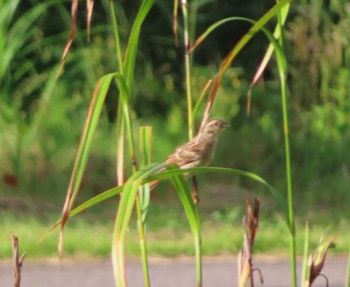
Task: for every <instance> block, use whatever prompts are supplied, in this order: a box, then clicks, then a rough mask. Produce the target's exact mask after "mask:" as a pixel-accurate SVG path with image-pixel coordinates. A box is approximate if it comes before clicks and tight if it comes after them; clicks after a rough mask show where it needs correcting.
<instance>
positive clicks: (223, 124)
mask: <svg viewBox="0 0 350 287" xmlns="http://www.w3.org/2000/svg"><path fill="white" fill-rule="evenodd" d="M230 126H231V125H230V124H229V123H227V122H223V123H222V125H221V127H222V128H229V127H230Z"/></svg>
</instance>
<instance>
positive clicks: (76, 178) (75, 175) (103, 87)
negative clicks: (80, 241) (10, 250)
mask: <svg viewBox="0 0 350 287" xmlns="http://www.w3.org/2000/svg"><path fill="white" fill-rule="evenodd" d="M114 76H115V74H108V75H106V76H104V77H102V78H101V79H100V80H99V81H98V83H97V85H96V88H95V91H94V94H93V97H92V99H91V102H90V106H89V110H88V113H87V116H86V119H85V124H84V128H83V132H82V136H81V139H80V143H79V147H78V152H77V155H76V157H75V162H74V167H73V171H72V174H71V178H70V181H69V186H68V190H67V195H66V199H65V203H64V206H63V210H62V231H63V228H64V225H65V223H66V221H67V219H68V218H69V212H70V210H71V209H72V206H73V204H74V201H75V198H76V196H77V194H78V192H79V187H80V184H81V180H82V177H83V173H84V170H85V168H86V164H87V161H88V157H89V153H90V147H91V143H92V139H93V135H94V133H95V130H96V128H97V123H98V121H99V117H100V114H101V111H102V107H103V103H104V100H105V98H106V94H107V91H108V88H109V85H110V83H111V81H112V79H113V78H114ZM61 238H62V234H61ZM62 239H63V238H62ZM59 246H60V250H62V247H63V246H62V242H60V243H59ZM61 253H62V252H61Z"/></svg>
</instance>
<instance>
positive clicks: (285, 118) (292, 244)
mask: <svg viewBox="0 0 350 287" xmlns="http://www.w3.org/2000/svg"><path fill="white" fill-rule="evenodd" d="M281 77H283V79H282V85H281V91H282V93H281V94H282V113H283V132H284V147H285V157H286V178H287V193H288V225H289V228H290V236H291V238H290V261H291V280H292V286H293V287H296V286H297V274H296V250H295V248H296V246H295V223H294V205H293V188H292V170H291V153H290V145H289V129H288V112H287V99H286V86H285V82H286V79H285V77H284V76H281Z"/></svg>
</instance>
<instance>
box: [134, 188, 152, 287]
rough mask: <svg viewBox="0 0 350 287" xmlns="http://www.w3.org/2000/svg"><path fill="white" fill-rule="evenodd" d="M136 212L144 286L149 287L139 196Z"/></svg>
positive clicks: (138, 196) (138, 197)
mask: <svg viewBox="0 0 350 287" xmlns="http://www.w3.org/2000/svg"><path fill="white" fill-rule="evenodd" d="M136 212H137V229H138V232H139V236H140V249H141V261H142V268H143V276H144V280H145V286H146V287H149V286H150V279H149V268H148V261H147V247H146V240H145V229H144V226H143V222H142V208H141V202H140V194H138V195H137V196H136Z"/></svg>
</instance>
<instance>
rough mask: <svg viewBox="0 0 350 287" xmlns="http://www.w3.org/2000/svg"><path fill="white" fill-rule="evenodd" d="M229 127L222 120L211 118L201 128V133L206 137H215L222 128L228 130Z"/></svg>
mask: <svg viewBox="0 0 350 287" xmlns="http://www.w3.org/2000/svg"><path fill="white" fill-rule="evenodd" d="M229 126H230V125H229V124H228V123H227V122H225V121H224V120H221V119H217V118H213V119H209V120H208V121H207V123H206V124H205V126H204V127H203V130H202V133H203V134H207V135H216V134H218V133H219V132H220V131H222V130H223V129H224V128H228V127H229Z"/></svg>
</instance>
